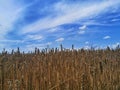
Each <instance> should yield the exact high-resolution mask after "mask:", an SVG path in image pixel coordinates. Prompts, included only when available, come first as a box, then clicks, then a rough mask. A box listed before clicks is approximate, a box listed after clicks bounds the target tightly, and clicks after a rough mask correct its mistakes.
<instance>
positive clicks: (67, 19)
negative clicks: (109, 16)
mask: <svg viewBox="0 0 120 90" xmlns="http://www.w3.org/2000/svg"><path fill="white" fill-rule="evenodd" d="M119 4H120V1H119V0H116V1H113V0H106V1H101V2H95V3H93V2H92V4H91V3H90V2H89V3H87V4H84V5H85V6H84V7H83V6H82V5H81V4H80V3H73V4H71V3H70V4H69V3H66V2H59V3H56V4H54V6H57V8H55V11H54V12H53V13H52V14H51V15H49V16H47V17H44V18H42V19H39V20H37V21H36V22H34V23H32V24H29V25H27V26H25V27H23V28H22V33H30V32H38V31H41V30H45V29H49V28H52V27H56V26H59V25H63V24H68V23H73V22H76V21H79V20H82V19H84V18H94V17H96V16H97V15H99V14H103V13H106V12H109V11H110V10H111V9H113V8H114V7H117V6H119ZM71 7H72V8H71ZM50 8H51V7H50ZM52 8H53V7H52ZM53 10H54V9H53ZM57 11H59V12H57ZM55 13H57V15H55V16H54V14H55ZM52 16H54V17H52Z"/></svg>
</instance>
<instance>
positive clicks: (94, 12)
mask: <svg viewBox="0 0 120 90" xmlns="http://www.w3.org/2000/svg"><path fill="white" fill-rule="evenodd" d="M119 28H120V0H19V1H18V0H8V1H7V2H6V1H5V0H0V50H2V49H3V48H6V49H14V48H17V47H20V48H21V49H22V50H26V51H29V50H33V49H34V47H38V48H44V47H46V46H47V45H49V46H50V47H59V45H60V44H63V46H64V47H66V48H70V47H71V45H72V44H74V45H75V47H76V48H81V47H84V48H89V47H90V46H94V47H100V48H103V47H105V46H111V47H115V46H116V45H118V44H119V43H120V36H119V35H120V29H119Z"/></svg>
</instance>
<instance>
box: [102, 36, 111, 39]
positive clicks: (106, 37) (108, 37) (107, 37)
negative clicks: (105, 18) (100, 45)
mask: <svg viewBox="0 0 120 90" xmlns="http://www.w3.org/2000/svg"><path fill="white" fill-rule="evenodd" d="M110 38H111V37H110V36H105V37H103V39H110Z"/></svg>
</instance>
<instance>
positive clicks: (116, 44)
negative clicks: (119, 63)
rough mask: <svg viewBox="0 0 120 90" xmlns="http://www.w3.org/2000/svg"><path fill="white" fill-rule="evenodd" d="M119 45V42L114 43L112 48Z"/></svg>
mask: <svg viewBox="0 0 120 90" xmlns="http://www.w3.org/2000/svg"><path fill="white" fill-rule="evenodd" d="M118 45H120V43H119V42H117V43H115V44H113V45H112V48H116V47H117V46H118Z"/></svg>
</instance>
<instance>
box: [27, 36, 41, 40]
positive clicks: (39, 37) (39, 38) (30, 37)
mask: <svg viewBox="0 0 120 90" xmlns="http://www.w3.org/2000/svg"><path fill="white" fill-rule="evenodd" d="M26 39H30V40H42V39H43V36H41V35H27V37H26Z"/></svg>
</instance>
